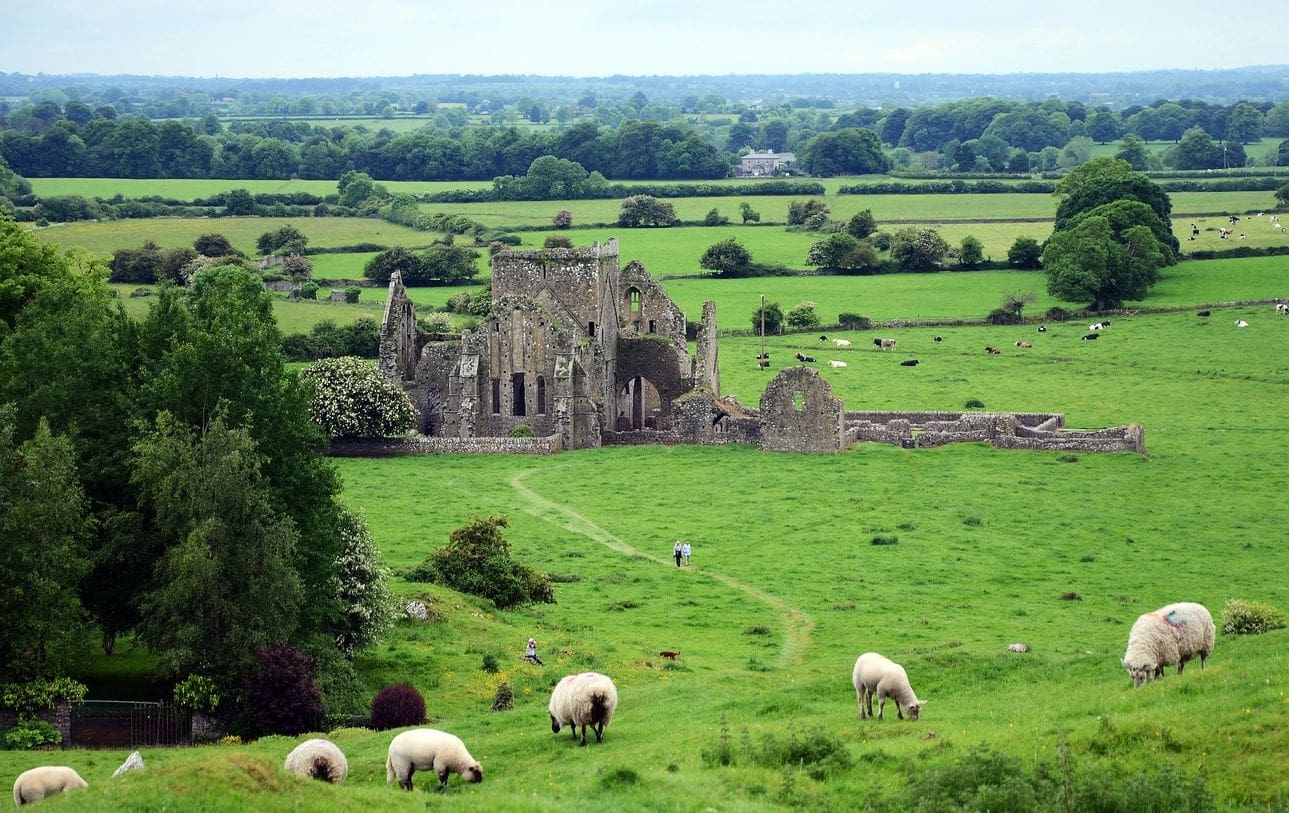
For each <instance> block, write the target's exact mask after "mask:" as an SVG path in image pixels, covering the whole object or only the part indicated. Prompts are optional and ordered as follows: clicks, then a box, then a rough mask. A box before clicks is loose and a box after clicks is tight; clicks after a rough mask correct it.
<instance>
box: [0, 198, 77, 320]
mask: <svg viewBox="0 0 1289 813" xmlns="http://www.w3.org/2000/svg"><path fill="white" fill-rule="evenodd" d="M71 274H72V272H71V268H70V267H69V265H68V263H67V262H66V261H65V260H64V259H63V257H62V255H60V254H59V253H58V249H56V248H55V247H53V246H51V245H49V244H48V243H43V242H41V241H39V240H36V239H35V238H33V237H31V236H29V235H28V234H26V233H25V232H24V231H23V229H22V228H21V227H20V226H19V225H18V224H17V223H14V222H13V221H12V220H7V219H5V218H3V217H0V323H2V325H3V328H12V327H13V325H14V320H15V319H16V318H17V315H18V312H19V311H20V310H22V308H23V307H24V306H25V305H26V304H27V303H28V302H30V301H31V300H32V299H33V298H34V297H35V296H36V294H37V292H38V291H40V290H41V288H43V287H44V286H45V285H47V284H50V283H52V282H58V281H67V280H70V279H71ZM3 328H0V341H2V340H3V338H4V333H6V332H7V330H4V329H3Z"/></svg>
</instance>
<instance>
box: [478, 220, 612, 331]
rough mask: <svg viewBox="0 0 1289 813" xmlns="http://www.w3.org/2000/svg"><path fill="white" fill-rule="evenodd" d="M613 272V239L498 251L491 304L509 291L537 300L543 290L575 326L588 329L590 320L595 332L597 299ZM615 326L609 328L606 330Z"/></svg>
mask: <svg viewBox="0 0 1289 813" xmlns="http://www.w3.org/2000/svg"><path fill="white" fill-rule="evenodd" d="M617 272H618V244H617V241H616V240H610V241H608V242H607V243H605V244H604V245H600V244H599V243H596V244H595V245H593V246H590V247H587V248H548V249H543V250H541V251H500V252H497V254H495V255H493V258H492V299H493V303H494V304H495V303H496V302H497V301H498V300H499V299H501V298H502V297H505V296H508V295H520V296H524V297H527V298H529V299H533V300H537V299H538V298H539V294H540V293H542V292H545V293H547V294H548V295H549V296H550V297H552V298H553V299H554V300H555V301H556V302H557V303H559V308H560V309H561V310H563V311H565V312H566V313H567V314H568V315H569V316H570V317H571V318H572V319H573V320H574V322H575V325H576V328H577V330H578V331H579V332H581V333H585V334H587V335H590V334H591V333H592V330H591V327H590V326H591V325H592V324H594V325H595V329H594V333H595V334H596V335H597V336H598V335H599V334H600V333H601V332H602V330H603V328H604V325H603V324H602V323H603V308H602V303H603V302H604V300H605V299H606V297H607V296H608V294H609V293H610V291H609V288H610V283H611V281H612V280H614V279H616V277H617ZM613 328H616V326H613ZM615 332H616V331H615V330H614V329H611V330H610V335H614V333H615Z"/></svg>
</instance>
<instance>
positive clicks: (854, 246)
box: [806, 231, 878, 269]
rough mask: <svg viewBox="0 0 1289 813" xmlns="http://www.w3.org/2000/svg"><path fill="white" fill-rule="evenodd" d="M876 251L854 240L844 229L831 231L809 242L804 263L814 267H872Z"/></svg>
mask: <svg viewBox="0 0 1289 813" xmlns="http://www.w3.org/2000/svg"><path fill="white" fill-rule="evenodd" d="M877 264H878V259H877V252H876V251H874V250H873V247H872V246H871V245H869V244H868V243H865V242H861V241H859V240H856V239H855V238H854V237H851V236H850V235H849V234H847V233H846V232H844V231H839V232H833V233H832V234H830V235H828V236H827V237H824V238H822V239H819V240H816V241H814V242H813V243H811V244H810V250H809V251H808V252H807V253H806V265H813V266H814V267H816V268H846V269H859V268H874V267H876V266H877Z"/></svg>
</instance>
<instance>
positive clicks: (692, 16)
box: [0, 0, 1289, 77]
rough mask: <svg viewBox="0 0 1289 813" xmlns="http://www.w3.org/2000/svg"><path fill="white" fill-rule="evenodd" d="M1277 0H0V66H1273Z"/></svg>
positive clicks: (27, 69) (746, 69) (72, 69)
mask: <svg viewBox="0 0 1289 813" xmlns="http://www.w3.org/2000/svg"><path fill="white" fill-rule="evenodd" d="M1283 11H1284V10H1283V8H1281V7H1279V6H1278V5H1274V4H1273V6H1272V7H1266V6H1262V5H1260V4H1258V3H1244V4H1235V5H1231V4H1222V3H1213V2H1204V3H1201V2H1192V0H1171V2H1167V3H1140V2H1131V0H1117V2H1109V1H1108V0H1085V2H1082V3H1050V4H1049V3H1044V2H1042V1H1041V0H1030V1H1029V2H1016V1H1015V0H995V2H990V3H969V2H963V0H922V2H908V3H898V2H896V3H882V4H876V3H871V2H863V0H858V1H856V0H852V1H851V2H846V0H814V1H813V2H779V3H768V2H762V0H755V1H753V2H748V1H746V0H745V2H733V0H715V2H705V0H546V1H545V2H543V1H542V0H483V2H473V3H467V2H460V0H456V2H443V0H345V2H337V1H336V0H214V2H200V3H198V2H192V1H191V0H0V71H8V72H21V73H38V72H44V73H82V72H84V73H105V74H106V73H136V74H166V75H184V76H229V77H248V76H250V77H268V76H282V77H299V76H377V75H383V76H391V75H406V74H412V73H475V74H497V73H532V74H546V75H571V76H606V75H612V74H626V75H640V74H728V73H822V72H838V73H869V72H893V73H940V72H945V73H1015V72H1026V73H1029V72H1053V71H1076V72H1107V71H1137V70H1149V69H1154V68H1233V67H1243V66H1249V65H1267V64H1283V63H1286V62H1289V44H1287V43H1289V23H1286V18H1285V16H1284V13H1283Z"/></svg>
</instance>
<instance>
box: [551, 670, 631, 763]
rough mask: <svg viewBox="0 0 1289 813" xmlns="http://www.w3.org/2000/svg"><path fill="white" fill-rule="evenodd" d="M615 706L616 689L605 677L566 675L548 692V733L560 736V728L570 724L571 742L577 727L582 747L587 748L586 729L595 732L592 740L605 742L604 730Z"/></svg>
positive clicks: (591, 673)
mask: <svg viewBox="0 0 1289 813" xmlns="http://www.w3.org/2000/svg"><path fill="white" fill-rule="evenodd" d="M617 707H618V689H617V687H616V686H614V685H613V681H612V680H610V679H609V678H608V676H606V675H601V674H600V673H598V672H583V673H581V674H580V675H569V676H567V677H565V678H564V679H563V680H561V681H560V682H559V684H558V685H556V686H555V691H553V692H551V702H550V705H548V706H547V711H549V712H550V717H551V731H553V732H555V733H556V734H558V733H559V730H560V727H561V726H565V725H571V726H572V729H573V739H577V727H578V726H581V727H582V745H586V727H587V726H588V725H589V726H590V727H591V730H592V731H594V732H595V741H596V742H604V727H605V726H607V725H608V724H609V721H610V720H612V719H613V712H614V711H615V710H616V709H617Z"/></svg>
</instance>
